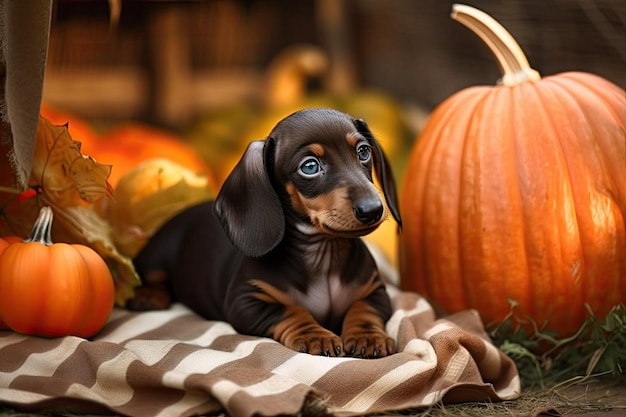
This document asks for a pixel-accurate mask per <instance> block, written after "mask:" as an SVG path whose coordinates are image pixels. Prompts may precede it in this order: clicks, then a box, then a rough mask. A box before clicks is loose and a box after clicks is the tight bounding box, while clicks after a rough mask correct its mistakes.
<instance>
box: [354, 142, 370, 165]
mask: <svg viewBox="0 0 626 417" xmlns="http://www.w3.org/2000/svg"><path fill="white" fill-rule="evenodd" d="M356 153H357V155H358V156H359V161H361V162H367V161H369V160H370V158H371V157H372V148H370V147H369V146H368V145H361V146H359V147H358V148H357V150H356Z"/></svg>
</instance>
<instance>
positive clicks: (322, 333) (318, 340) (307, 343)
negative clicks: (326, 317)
mask: <svg viewBox="0 0 626 417" xmlns="http://www.w3.org/2000/svg"><path fill="white" fill-rule="evenodd" d="M283 344H285V345H286V346H287V347H290V348H291V349H293V350H295V351H298V352H301V353H310V354H311V355H322V356H340V355H341V354H342V353H343V343H342V342H341V338H339V337H338V336H337V335H336V334H334V333H333V332H331V331H328V330H326V329H324V328H323V327H320V326H316V328H306V329H300V331H298V332H297V334H293V335H292V337H291V338H290V340H289V341H284V342H283Z"/></svg>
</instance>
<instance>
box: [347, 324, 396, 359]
mask: <svg viewBox="0 0 626 417" xmlns="http://www.w3.org/2000/svg"><path fill="white" fill-rule="evenodd" d="M354 330H355V331H351V330H350V329H348V330H347V331H344V332H343V334H342V339H343V346H344V349H345V351H346V353H347V354H348V355H350V356H356V357H360V358H368V359H374V358H383V357H385V356H389V355H393V354H394V353H396V344H395V342H394V341H393V339H392V338H390V337H389V336H387V333H385V332H384V331H383V330H379V329H371V330H365V329H354Z"/></svg>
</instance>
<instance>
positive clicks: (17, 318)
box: [0, 207, 115, 337]
mask: <svg viewBox="0 0 626 417" xmlns="http://www.w3.org/2000/svg"><path fill="white" fill-rule="evenodd" d="M51 226H52V210H51V209H50V207H43V208H42V209H41V211H40V212H39V217H38V218H37V220H36V222H35V225H34V226H33V229H32V231H31V233H30V235H29V237H28V238H27V239H26V240H24V241H22V242H15V243H11V244H9V245H8V247H6V248H5V249H4V251H3V252H2V253H1V254H0V317H2V319H3V320H4V322H5V323H6V325H7V326H9V327H10V328H11V329H13V330H15V331H16V332H19V333H24V334H31V335H38V336H47V337H57V336H67V335H74V336H80V337H91V336H93V335H94V334H96V333H97V332H98V331H99V330H100V329H101V328H102V327H103V326H104V324H105V323H106V321H107V319H108V318H109V315H110V314H111V311H112V309H113V302H114V298H115V288H114V284H113V277H112V276H111V272H110V271H109V268H108V267H107V265H106V263H105V262H104V260H103V259H102V258H101V257H100V255H98V254H97V253H96V252H95V251H94V250H92V249H91V248H89V247H88V246H84V245H79V244H72V245H70V244H66V243H52V242H51V240H50V229H51Z"/></svg>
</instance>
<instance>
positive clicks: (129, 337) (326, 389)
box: [0, 289, 520, 417]
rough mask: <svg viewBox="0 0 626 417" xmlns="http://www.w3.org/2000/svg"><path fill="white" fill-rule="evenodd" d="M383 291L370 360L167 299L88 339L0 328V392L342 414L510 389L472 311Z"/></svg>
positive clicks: (47, 403) (235, 410)
mask: <svg viewBox="0 0 626 417" xmlns="http://www.w3.org/2000/svg"><path fill="white" fill-rule="evenodd" d="M390 294H391V297H392V302H393V306H394V314H393V316H392V317H391V319H390V320H389V322H388V324H387V330H388V332H389V334H390V335H391V336H392V337H393V338H395V340H396V342H397V346H398V350H399V353H397V354H395V355H391V356H389V357H386V358H381V359H374V360H367V359H355V358H348V357H342V358H326V357H319V356H312V355H308V354H302V353H296V352H294V351H292V350H290V349H288V348H285V347H284V346H282V345H280V344H279V343H277V342H275V341H273V340H271V339H266V338H258V337H251V336H244V335H240V334H237V333H236V332H235V331H234V330H233V328H232V327H231V326H230V325H228V324H227V323H223V322H217V321H206V320H204V319H202V318H201V317H199V316H197V315H195V314H194V313H192V312H191V311H189V310H188V309H187V308H185V307H184V306H182V305H179V304H175V305H174V306H172V308H170V309H169V310H166V311H154V312H144V313H136V312H129V311H126V310H122V309H116V310H115V311H114V312H113V314H112V315H111V318H110V319H109V322H108V323H107V325H106V326H105V327H104V329H103V330H102V331H101V332H100V333H99V334H98V335H97V336H96V337H94V338H93V340H85V339H81V338H77V337H63V338H56V339H45V338H39V337H30V336H24V335H19V334H16V333H14V332H11V331H0V402H1V403H3V404H7V405H9V406H12V407H16V408H23V409H28V410H31V411H32V410H48V411H71V412H94V410H99V411H100V412H102V410H109V411H110V412H111V413H117V414H122V415H128V416H132V417H134V416H137V417H146V416H162V417H166V416H172V417H178V416H192V415H200V414H207V413H217V412H220V411H226V412H227V413H228V414H229V415H231V416H234V417H249V416H252V415H267V416H270V415H285V414H295V413H298V412H301V413H302V414H303V415H304V416H320V415H328V414H332V415H338V416H351V415H362V414H369V413H374V412H385V411H395V410H403V409H408V408H419V407H427V406H430V405H432V404H435V403H437V402H439V401H442V400H443V401H449V402H460V401H482V400H491V401H499V400H507V399H514V398H516V397H517V396H518V395H519V392H520V383H519V377H518V374H517V370H516V368H515V365H514V363H513V362H512V361H511V359H510V358H508V357H507V356H505V355H504V354H503V353H502V352H500V351H499V350H498V349H497V348H496V347H495V346H493V345H492V344H491V342H490V341H489V338H488V336H487V334H486V333H485V332H484V330H483V327H482V324H481V322H480V318H479V317H478V314H477V313H476V312H474V311H466V312H463V313H459V314H456V315H451V316H448V317H445V318H441V319H438V318H436V317H435V313H434V311H433V309H432V308H431V306H430V305H429V304H428V303H427V302H426V300H424V299H423V298H422V297H420V296H418V295H416V294H413V293H409V292H403V291H399V290H395V289H391V290H390Z"/></svg>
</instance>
